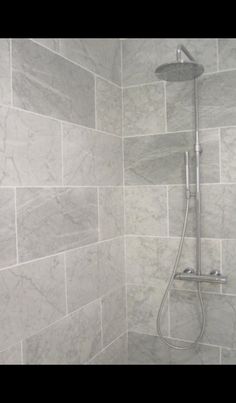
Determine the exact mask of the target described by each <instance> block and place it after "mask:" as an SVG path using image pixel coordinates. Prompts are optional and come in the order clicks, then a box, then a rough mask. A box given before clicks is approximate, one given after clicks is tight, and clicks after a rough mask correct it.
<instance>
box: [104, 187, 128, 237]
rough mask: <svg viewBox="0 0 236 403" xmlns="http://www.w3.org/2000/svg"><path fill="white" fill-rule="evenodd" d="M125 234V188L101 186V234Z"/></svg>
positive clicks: (106, 235)
mask: <svg viewBox="0 0 236 403" xmlns="http://www.w3.org/2000/svg"><path fill="white" fill-rule="evenodd" d="M123 234H124V198H123V188H121V187H114V188H99V236H100V239H109V238H114V237H116V236H119V235H123Z"/></svg>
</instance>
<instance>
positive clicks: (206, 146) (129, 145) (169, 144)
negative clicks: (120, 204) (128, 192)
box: [124, 129, 219, 185]
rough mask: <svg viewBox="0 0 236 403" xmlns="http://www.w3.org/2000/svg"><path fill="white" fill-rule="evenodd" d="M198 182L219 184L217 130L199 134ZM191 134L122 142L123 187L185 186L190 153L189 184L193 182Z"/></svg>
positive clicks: (192, 141)
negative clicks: (186, 165)
mask: <svg viewBox="0 0 236 403" xmlns="http://www.w3.org/2000/svg"><path fill="white" fill-rule="evenodd" d="M200 136H201V145H202V149H203V153H202V154H201V181H202V182H207V183H210V182H214V183H215V182H219V135H218V130H217V129H215V130H214V129H213V130H203V131H201V132H200ZM193 148H194V136H193V133H189V132H182V133H181V132H180V133H168V134H164V135H157V136H153V135H152V136H141V137H135V138H126V139H125V140H124V169H125V171H124V172H125V183H126V185H148V184H152V185H158V184H174V183H185V155H184V153H185V151H189V153H190V180H191V182H195V169H194V166H195V155H194V151H193Z"/></svg>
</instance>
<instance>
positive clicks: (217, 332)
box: [170, 290, 236, 348]
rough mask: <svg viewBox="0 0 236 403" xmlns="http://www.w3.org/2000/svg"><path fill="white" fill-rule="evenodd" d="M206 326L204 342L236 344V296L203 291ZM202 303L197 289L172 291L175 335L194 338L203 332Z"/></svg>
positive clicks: (173, 334) (172, 322) (171, 323)
mask: <svg viewBox="0 0 236 403" xmlns="http://www.w3.org/2000/svg"><path fill="white" fill-rule="evenodd" d="M203 302H204V309H205V312H206V329H205V333H204V335H203V338H202V342H203V343H207V344H214V345H220V346H224V347H230V348H235V347H236V326H235V320H236V315H235V313H236V296H228V295H220V294H218V295H217V294H207V293H203ZM200 324H201V322H200V306H199V301H198V297H197V293H196V292H191V291H182V290H181V291H177V290H175V291H171V296H170V329H171V336H172V337H177V338H183V339H186V340H194V339H195V338H196V336H197V335H198V334H199V332H200Z"/></svg>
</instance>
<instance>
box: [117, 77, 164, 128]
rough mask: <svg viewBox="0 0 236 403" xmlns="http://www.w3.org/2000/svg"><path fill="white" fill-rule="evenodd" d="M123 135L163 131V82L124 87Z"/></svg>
mask: <svg viewBox="0 0 236 403" xmlns="http://www.w3.org/2000/svg"><path fill="white" fill-rule="evenodd" d="M123 103H124V106H123V109H124V115H123V132H124V136H136V135H139V134H141V135H142V134H152V133H153V134H156V133H162V132H164V131H165V104H164V84H163V83H158V84H151V85H143V86H141V87H131V88H125V89H124V92H123Z"/></svg>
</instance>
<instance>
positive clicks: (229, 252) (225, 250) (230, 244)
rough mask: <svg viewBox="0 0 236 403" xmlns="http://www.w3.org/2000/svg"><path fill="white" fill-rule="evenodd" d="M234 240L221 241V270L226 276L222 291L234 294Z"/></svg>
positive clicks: (235, 284)
mask: <svg viewBox="0 0 236 403" xmlns="http://www.w3.org/2000/svg"><path fill="white" fill-rule="evenodd" d="M235 267H236V241H235V240H227V241H226V240H223V241H222V271H223V274H224V275H226V276H228V282H227V284H223V286H222V291H223V292H225V293H229V294H236V273H235Z"/></svg>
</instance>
